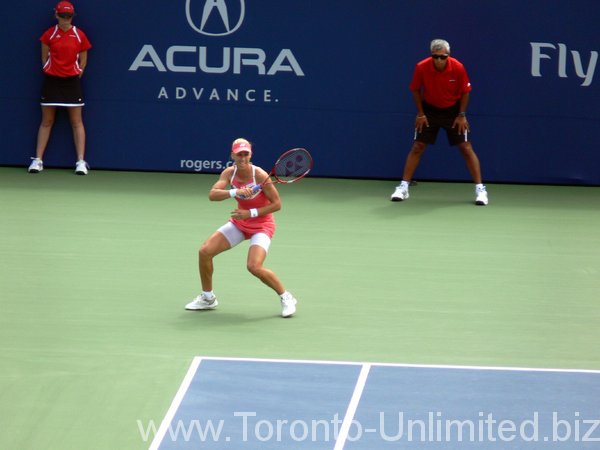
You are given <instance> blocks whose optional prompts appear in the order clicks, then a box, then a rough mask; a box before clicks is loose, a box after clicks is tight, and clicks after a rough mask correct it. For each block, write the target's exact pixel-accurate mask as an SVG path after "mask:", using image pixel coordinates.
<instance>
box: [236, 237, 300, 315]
mask: <svg viewBox="0 0 600 450" xmlns="http://www.w3.org/2000/svg"><path fill="white" fill-rule="evenodd" d="M270 245H271V239H270V238H269V237H268V236H267V235H266V234H264V233H258V234H255V235H254V236H252V239H251V241H250V248H249V250H248V260H247V267H248V271H249V272H250V273H251V274H252V275H254V276H255V277H257V278H258V279H259V280H260V281H262V282H263V283H264V284H266V285H267V286H269V287H270V288H271V289H273V290H274V291H275V292H276V293H277V295H279V298H280V299H281V315H282V317H290V316H291V315H293V314H294V313H295V312H296V303H297V300H296V299H295V298H294V296H293V295H292V294H291V293H289V292H288V291H286V290H285V288H284V287H283V284H281V281H279V278H277V275H275V273H274V272H273V271H272V270H270V269H267V268H266V267H264V262H265V259H266V258H267V252H268V250H269V246H270Z"/></svg>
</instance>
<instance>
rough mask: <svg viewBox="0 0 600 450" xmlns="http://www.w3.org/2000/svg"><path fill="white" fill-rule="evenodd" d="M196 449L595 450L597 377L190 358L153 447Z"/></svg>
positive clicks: (598, 436)
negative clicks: (189, 364) (190, 360)
mask: <svg viewBox="0 0 600 450" xmlns="http://www.w3.org/2000/svg"><path fill="white" fill-rule="evenodd" d="M142 428H143V427H142V426H141V425H140V431H142ZM147 438H148V437H147ZM150 439H152V436H150V437H149V438H148V440H150ZM198 448H202V449H333V450H341V449H369V450H373V449H387V448H390V449H391V448H394V449H398V448H400V449H404V448H406V449H411V448H415V449H416V448H418V449H463V448H464V449H569V450H573V449H596V450H598V449H600V371H593V370H565V369H526V368H501V367H463V366H417V365H409V364H404V365H403V364H378V363H353V362H334V361H296V360H264V359H234V358H214V357H196V358H194V360H193V362H192V364H191V366H190V369H189V371H188V373H187V375H186V376H185V379H184V381H183V382H182V384H181V386H180V388H179V391H178V392H177V395H176V397H175V399H174V400H173V403H172V405H171V407H170V409H169V411H168V412H167V415H166V416H165V418H164V420H163V421H162V423H161V425H160V427H159V428H158V430H157V431H156V433H155V434H154V439H153V440H152V443H151V445H150V449H160V450H167V449H198Z"/></svg>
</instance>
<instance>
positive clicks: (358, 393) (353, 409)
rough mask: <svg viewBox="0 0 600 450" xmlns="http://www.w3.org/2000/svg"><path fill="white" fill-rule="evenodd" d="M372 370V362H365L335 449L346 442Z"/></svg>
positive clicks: (342, 446)
mask: <svg viewBox="0 0 600 450" xmlns="http://www.w3.org/2000/svg"><path fill="white" fill-rule="evenodd" d="M370 370H371V365H370V364H364V365H363V366H362V369H360V374H359V375H358V381H357V382H356V386H354V392H353V393H352V398H351V399H350V404H349V405H348V409H347V410H346V415H345V416H344V421H343V422H342V427H341V428H340V434H339V435H338V438H337V440H336V441H335V447H333V450H342V449H343V448H344V445H345V444H346V439H348V432H349V431H350V425H352V421H353V420H354V414H356V408H358V402H360V398H361V397H362V393H363V390H364V389H365V383H366V382H367V377H368V376H369V371H370Z"/></svg>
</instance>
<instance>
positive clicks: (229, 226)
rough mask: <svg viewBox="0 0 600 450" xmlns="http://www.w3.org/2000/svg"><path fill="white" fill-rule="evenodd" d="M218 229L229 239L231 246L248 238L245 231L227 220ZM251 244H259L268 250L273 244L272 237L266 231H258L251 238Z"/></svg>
mask: <svg viewBox="0 0 600 450" xmlns="http://www.w3.org/2000/svg"><path fill="white" fill-rule="evenodd" d="M217 231H218V232H219V233H221V234H222V235H223V236H225V239H227V241H228V242H229V245H231V248H233V247H235V246H236V245H238V244H239V243H240V242H243V241H244V240H246V238H245V236H244V233H242V232H241V231H240V229H239V228H238V227H236V226H235V225H234V224H233V223H231V222H227V223H226V224H225V225H223V226H222V227H221V228H219V229H218V230H217ZM250 245H258V246H260V247H262V248H264V249H265V251H266V252H268V251H269V247H270V246H271V238H270V237H269V236H268V235H267V234H265V233H256V234H253V235H252V237H251V238H250Z"/></svg>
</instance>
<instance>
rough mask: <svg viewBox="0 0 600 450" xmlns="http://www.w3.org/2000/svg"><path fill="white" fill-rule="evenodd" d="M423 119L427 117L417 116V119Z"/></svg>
mask: <svg viewBox="0 0 600 450" xmlns="http://www.w3.org/2000/svg"><path fill="white" fill-rule="evenodd" d="M425 117H427V116H426V115H425V114H423V115H422V116H417V119H424V118H425Z"/></svg>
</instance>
